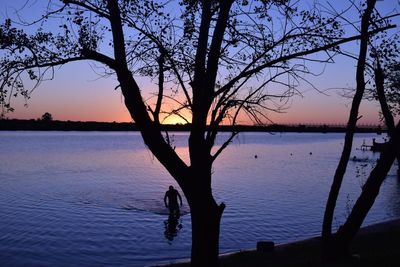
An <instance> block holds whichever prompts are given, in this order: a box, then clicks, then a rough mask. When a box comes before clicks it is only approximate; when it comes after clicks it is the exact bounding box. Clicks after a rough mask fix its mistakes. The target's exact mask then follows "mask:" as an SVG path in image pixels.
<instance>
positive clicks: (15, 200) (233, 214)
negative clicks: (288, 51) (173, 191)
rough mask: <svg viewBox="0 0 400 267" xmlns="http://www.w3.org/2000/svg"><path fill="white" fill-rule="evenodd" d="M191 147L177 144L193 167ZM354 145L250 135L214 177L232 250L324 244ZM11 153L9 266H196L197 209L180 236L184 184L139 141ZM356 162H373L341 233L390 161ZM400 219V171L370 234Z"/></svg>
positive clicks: (367, 156)
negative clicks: (346, 149)
mask: <svg viewBox="0 0 400 267" xmlns="http://www.w3.org/2000/svg"><path fill="white" fill-rule="evenodd" d="M186 137H187V135H186V134H185V133H177V134H175V135H174V136H173V139H174V142H175V144H176V146H177V148H176V150H177V152H178V153H179V154H180V155H182V157H184V158H185V160H187V154H186V153H187V152H186V150H187V147H186V145H185V138H186ZM373 137H376V138H377V140H378V141H379V140H381V139H382V136H375V135H373V134H359V135H357V136H356V139H355V147H359V146H360V145H361V144H362V142H363V141H364V140H365V141H366V142H367V143H370V142H371V140H372V138H373ZM342 144H343V134H312V133H310V134H298V133H287V134H274V135H272V134H268V133H246V134H242V135H240V136H239V138H238V139H237V140H236V142H235V144H233V145H231V146H230V147H229V148H228V149H227V150H226V151H225V153H223V154H222V155H221V157H220V158H219V159H218V160H217V161H216V164H215V166H214V170H213V171H214V180H213V188H214V194H215V197H216V199H217V200H218V201H223V202H225V203H226V205H227V208H226V210H225V212H224V215H223V218H222V228H221V242H220V247H221V252H231V251H237V250H241V249H253V248H255V244H256V242H257V241H258V240H262V239H263V240H265V239H267V240H273V241H275V242H276V243H278V244H279V243H285V242H289V241H294V240H299V239H303V238H307V237H310V236H315V235H318V234H319V231H320V228H321V220H322V215H323V210H324V205H325V200H326V198H327V195H328V190H329V187H330V183H331V181H332V177H333V174H334V170H335V167H336V164H337V162H338V160H339V156H340V152H341V149H342ZM0 149H1V155H0V203H1V206H0V214H1V216H0V265H1V266H77V265H80V266H146V265H151V264H156V263H165V262H170V261H174V260H177V259H182V258H187V257H189V256H190V234H191V233H190V232H191V230H190V228H191V226H190V216H189V215H188V206H187V203H186V202H185V203H184V207H183V212H184V214H185V215H184V216H182V217H181V219H180V220H179V222H178V225H176V227H175V225H174V226H173V227H172V229H169V227H168V220H167V217H168V216H167V210H166V209H165V208H164V205H163V196H164V192H165V190H166V189H167V188H168V186H169V185H170V184H173V185H176V184H175V183H174V182H173V180H172V178H171V177H170V176H169V174H168V173H167V172H166V171H165V170H164V169H163V168H162V166H161V165H160V164H159V163H158V161H157V160H156V159H154V158H153V157H152V155H151V153H150V152H149V151H148V150H147V149H146V148H145V146H144V145H143V143H142V140H141V138H140V136H139V135H138V134H137V133H97V132H89V133H81V132H66V133H65V132H0ZM310 152H311V154H310ZM255 155H257V158H255ZM354 155H355V156H357V157H358V158H360V159H363V161H362V162H358V161H357V162H353V161H352V162H350V163H349V167H348V172H347V177H346V178H345V182H344V190H343V191H342V194H341V196H340V200H339V203H338V208H337V213H336V215H335V221H334V226H335V227H338V226H339V225H340V224H341V223H343V221H344V219H345V218H346V215H347V214H348V212H349V209H350V207H351V205H352V204H353V203H354V201H355V200H356V197H357V195H358V194H359V193H360V191H361V185H362V184H363V182H364V181H365V179H366V173H368V172H369V171H370V169H371V168H372V166H373V164H374V163H375V161H376V159H377V157H378V154H373V153H372V152H363V151H360V150H356V149H354V151H353V153H352V156H354ZM396 217H400V183H399V180H398V179H397V178H396V176H395V172H394V169H393V170H392V171H391V173H390V175H389V176H388V177H387V179H386V180H385V182H384V184H383V186H382V189H381V194H380V196H379V197H378V200H377V202H376V203H375V205H374V208H373V209H372V210H371V212H370V214H369V216H368V218H367V220H366V224H370V223H373V222H378V221H383V220H386V219H391V218H396ZM168 229H169V231H168ZM173 230H174V231H173Z"/></svg>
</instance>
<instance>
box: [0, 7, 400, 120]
mask: <svg viewBox="0 0 400 267" xmlns="http://www.w3.org/2000/svg"><path fill="white" fill-rule="evenodd" d="M24 2H25V0H13V1H10V0H0V19H1V20H4V18H6V17H7V16H12V14H13V9H12V8H11V7H16V8H19V7H21V6H23V3H24ZM32 2H40V1H32ZM330 2H331V3H332V4H335V2H338V1H330ZM377 8H378V9H382V10H383V11H384V12H383V14H385V13H388V12H389V11H391V10H393V9H395V8H397V9H399V3H398V1H397V0H384V1H379V2H378V3H377ZM29 12H31V14H39V13H40V8H38V5H32V6H31V7H29ZM7 14H8V15H7ZM349 47H350V46H349ZM335 61H336V63H335V64H330V65H326V66H325V71H324V73H323V74H322V75H320V76H319V77H314V78H312V79H311V80H312V81H313V84H314V85H315V86H316V87H317V88H318V89H319V90H320V91H324V92H325V94H322V93H320V92H317V91H316V90H315V89H313V88H311V86H310V85H308V84H304V85H302V86H301V87H300V88H299V91H300V92H302V94H303V96H302V97H300V96H296V97H294V98H292V99H291V104H290V107H289V109H287V110H286V112H285V113H282V114H273V113H270V114H269V116H270V118H271V119H272V120H273V121H274V122H276V123H345V122H346V121H347V118H348V112H349V109H350V105H351V99H348V98H344V97H343V96H341V93H342V90H341V89H338V88H352V87H353V88H354V87H355V81H354V80H355V78H354V77H355V66H356V62H355V61H354V60H349V59H347V58H344V57H338V58H336V60H335ZM92 66H93V64H92ZM319 68H320V70H321V71H322V69H323V68H324V66H320V67H319ZM139 85H141V87H142V88H144V89H143V91H144V92H145V93H146V88H148V87H151V86H154V85H151V84H150V83H148V82H142V81H139ZM116 86H117V81H116V80H115V78H107V79H104V78H101V77H99V76H98V75H97V74H96V73H95V72H94V71H93V70H92V67H91V65H90V64H89V63H88V62H87V63H86V62H84V63H83V62H80V63H71V64H69V65H65V66H63V67H62V68H61V69H58V70H57V72H56V73H55V78H54V79H53V80H51V81H45V82H43V83H42V84H41V86H40V87H39V88H37V89H36V90H35V91H34V92H33V93H32V94H31V99H29V100H28V102H27V105H26V106H25V104H26V103H25V101H24V100H23V99H22V98H18V99H16V100H14V101H13V106H14V108H15V111H14V112H13V113H10V114H9V115H8V117H9V118H19V119H32V118H33V119H36V118H39V117H41V115H42V114H43V113H45V112H49V113H51V114H52V115H53V118H54V119H57V120H72V121H118V122H125V121H131V119H130V116H129V114H128V112H127V111H126V108H125V106H124V103H123V98H122V96H121V93H120V90H114V88H115V87H116ZM378 111H379V107H378V104H377V103H376V102H367V101H364V102H363V104H362V107H361V110H360V115H362V116H363V117H362V118H361V120H360V121H359V122H360V123H361V124H377V123H379V120H378ZM168 122H170V123H175V122H178V121H175V120H173V119H172V120H170V121H168ZM243 123H246V121H243Z"/></svg>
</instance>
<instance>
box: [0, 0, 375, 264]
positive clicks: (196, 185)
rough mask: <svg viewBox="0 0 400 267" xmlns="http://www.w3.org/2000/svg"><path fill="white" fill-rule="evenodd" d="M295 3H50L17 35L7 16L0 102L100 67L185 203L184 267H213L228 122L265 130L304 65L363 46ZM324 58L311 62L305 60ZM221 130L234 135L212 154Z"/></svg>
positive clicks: (1, 36)
mask: <svg viewBox="0 0 400 267" xmlns="http://www.w3.org/2000/svg"><path fill="white" fill-rule="evenodd" d="M300 3H301V2H298V1H294V2H293V3H292V2H291V1H289V0H253V1H247V0H237V1H234V0H182V1H179V2H177V1H165V2H160V1H150V0H142V1H139V0H132V1H126V0H119V1H118V0H107V1H98V0H97V1H96V0H87V1H83V0H63V1H51V0H50V1H48V5H47V9H46V10H45V11H44V14H43V16H42V17H41V18H39V19H38V20H37V21H35V22H33V23H30V24H27V25H26V26H27V27H28V30H29V31H28V32H32V28H33V27H34V26H35V25H37V31H36V33H33V34H28V33H27V32H26V31H23V29H22V28H21V27H22V26H18V28H16V27H15V26H14V24H13V23H12V21H11V20H10V19H7V20H6V21H5V23H4V24H2V25H1V27H0V48H1V49H2V50H3V52H2V53H3V55H4V56H2V57H1V65H0V68H1V71H0V81H1V84H0V85H1V86H0V89H1V91H0V102H1V103H2V107H3V110H7V109H10V108H12V107H11V105H10V101H9V97H10V96H11V95H18V94H21V95H23V96H26V97H28V96H29V90H28V88H27V87H25V86H24V78H29V79H31V80H33V81H36V82H37V83H36V84H34V87H35V86H37V85H39V83H40V81H42V80H44V79H46V78H48V76H46V75H49V74H50V76H51V75H52V74H53V70H54V67H55V66H60V65H63V64H66V63H69V62H75V61H83V60H91V61H94V62H97V63H101V64H103V65H104V66H105V68H106V69H105V72H104V75H106V76H108V75H115V76H116V77H117V79H118V82H119V86H118V88H120V90H121V92H122V94H123V96H124V100H125V105H126V107H127V109H128V111H129V113H130V115H131V116H132V118H133V120H134V121H135V123H136V125H137V127H138V129H139V130H140V132H141V134H142V137H143V140H144V142H145V144H146V145H147V147H148V148H149V150H150V151H151V152H152V153H153V154H154V156H155V157H156V158H157V159H158V160H159V161H160V163H161V164H162V165H163V166H164V167H165V168H166V169H167V170H168V172H169V173H170V174H171V176H172V177H173V178H174V179H175V180H176V181H177V182H178V184H179V186H180V187H181V189H182V191H183V192H184V194H185V197H186V199H187V201H188V203H189V206H190V211H191V219H192V254H191V260H192V265H193V266H216V265H217V262H218V247H219V246H218V243H219V227H220V220H221V216H222V213H223V210H224V208H225V205H224V204H220V205H218V204H217V203H216V201H215V199H214V197H213V193H212V188H211V176H212V175H211V174H212V171H211V170H212V164H213V162H214V161H215V159H216V158H217V157H218V156H219V155H220V153H221V152H222V151H223V150H224V149H225V148H226V147H227V146H228V144H229V143H230V142H231V141H232V139H233V138H234V137H235V136H236V134H237V131H236V130H235V128H234V126H235V125H236V124H237V122H238V121H239V120H242V119H243V118H246V117H247V118H249V119H250V120H252V121H253V122H255V123H258V124H262V123H265V122H267V121H268V112H273V111H279V110H281V108H283V107H284V104H285V103H286V101H285V99H287V98H288V97H290V96H293V95H294V94H296V93H297V91H296V87H297V85H298V84H299V82H300V81H302V80H304V75H305V74H307V73H309V72H310V71H309V69H308V68H307V66H306V63H307V62H308V61H309V60H310V61H312V62H323V63H326V62H332V57H333V56H334V55H335V54H336V53H337V52H338V51H339V45H341V44H343V43H346V42H349V41H353V40H357V39H359V38H360V35H356V36H350V37H345V36H344V31H343V29H342V27H341V26H342V25H341V23H340V22H339V21H337V20H336V18H335V16H333V17H322V15H321V14H324V12H321V10H320V9H318V8H322V7H321V6H318V5H317V4H315V5H314V6H313V7H312V8H311V9H310V10H300ZM54 20H55V21H56V22H57V23H58V26H59V27H58V28H57V29H55V28H54V27H53V26H52V25H54V24H51V22H53V23H54ZM22 24H24V23H22ZM18 25H21V23H20V24H18ZM381 30H382V29H374V30H372V31H371V32H369V33H368V34H374V33H376V32H379V31H381ZM365 34H367V33H366V32H363V33H362V36H365ZM363 38H365V37H363ZM321 51H323V52H324V53H321V54H319V57H314V58H308V57H306V56H308V55H311V54H314V53H317V52H321ZM46 71H50V72H46ZM138 77H147V78H150V79H151V80H153V81H155V84H156V86H155V87H154V88H153V89H154V92H153V97H150V98H148V97H147V95H146V92H145V91H144V90H142V89H143V88H140V87H139V85H138V79H140V78H138ZM271 84H273V85H274V86H273V88H271V86H270V85H271ZM169 107H172V108H169ZM170 115H175V116H180V117H181V118H182V119H184V120H186V121H187V122H189V123H191V124H190V134H189V138H188V150H189V160H190V162H189V163H186V162H184V161H183V160H182V159H181V158H180V157H179V156H178V155H177V153H176V152H175V150H174V147H173V146H172V144H171V143H170V139H169V136H168V133H165V134H163V133H162V131H161V129H160V123H162V121H163V119H165V118H166V117H167V116H170ZM221 124H230V125H232V126H233V128H232V129H233V131H232V133H231V135H230V136H229V137H228V138H226V139H225V140H224V141H223V142H222V143H221V145H220V146H215V140H216V137H217V134H218V126H219V125H221Z"/></svg>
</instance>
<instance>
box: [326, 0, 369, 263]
mask: <svg viewBox="0 0 400 267" xmlns="http://www.w3.org/2000/svg"><path fill="white" fill-rule="evenodd" d="M375 3H376V0H367V8H366V9H365V12H364V14H363V16H362V19H361V38H360V51H359V56H358V62H357V72H356V82H357V88H356V93H355V95H354V97H353V102H352V106H351V110H350V116H349V120H348V123H347V130H346V136H345V143H344V147H343V152H342V155H341V158H340V162H339V164H338V167H337V169H336V172H335V176H334V178H333V182H332V185H331V189H330V191H329V197H328V200H327V203H326V208H325V213H324V219H323V225H322V248H321V252H322V258H323V259H324V260H325V261H330V260H332V258H333V257H334V256H335V255H332V254H331V253H332V246H335V244H334V243H332V242H333V240H332V221H333V215H334V212H335V207H336V202H337V198H338V195H339V191H340V187H341V186H342V181H343V177H344V174H345V173H346V168H347V163H348V161H349V158H350V153H351V148H352V144H353V136H354V131H355V127H356V124H357V120H358V109H359V106H360V103H361V100H362V97H363V94H364V91H365V79H364V71H365V62H366V56H367V51H368V40H369V35H368V28H369V24H370V22H369V20H370V18H371V14H372V11H373V10H374V7H375Z"/></svg>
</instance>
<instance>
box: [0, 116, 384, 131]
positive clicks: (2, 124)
mask: <svg viewBox="0 0 400 267" xmlns="http://www.w3.org/2000/svg"><path fill="white" fill-rule="evenodd" d="M190 127H191V125H190V124H176V125H161V130H163V131H177V132H188V131H190ZM232 130H235V131H238V132H299V133H307V132H310V133H344V132H345V131H346V126H345V125H327V124H322V125H306V124H298V125H282V124H271V125H267V126H253V125H237V126H234V127H232V126H220V127H219V131H220V132H231V131H232ZM0 131H113V132H115V131H139V129H138V127H137V125H136V124H135V123H130V122H94V121H89V122H83V121H58V120H52V121H43V120H18V119H6V120H0ZM385 131H386V130H385V129H384V128H381V126H379V125H376V126H361V127H357V128H356V132H357V133H378V134H379V133H382V132H385Z"/></svg>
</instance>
